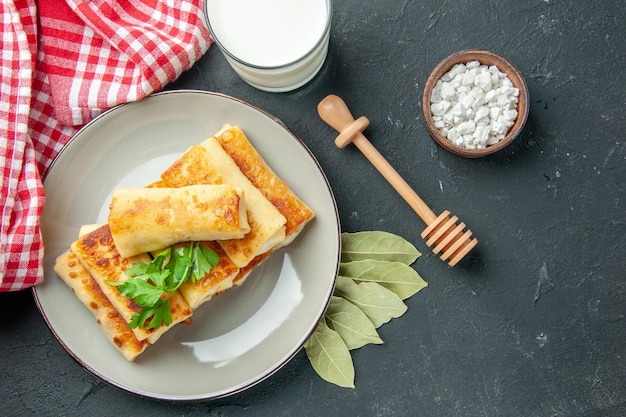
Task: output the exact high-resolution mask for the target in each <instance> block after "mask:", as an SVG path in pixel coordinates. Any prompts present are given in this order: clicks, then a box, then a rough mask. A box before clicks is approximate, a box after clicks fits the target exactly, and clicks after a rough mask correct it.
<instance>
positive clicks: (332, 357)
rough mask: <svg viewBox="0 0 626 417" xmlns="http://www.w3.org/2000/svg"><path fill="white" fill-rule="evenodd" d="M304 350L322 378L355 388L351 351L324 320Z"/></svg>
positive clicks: (341, 385)
mask: <svg viewBox="0 0 626 417" xmlns="http://www.w3.org/2000/svg"><path fill="white" fill-rule="evenodd" d="M304 349H305V351H306V355H307V357H308V358H309V362H311V366H313V369H314V370H315V372H317V374H318V375H319V376H320V377H322V378H323V379H324V380H326V381H328V382H330V383H333V384H336V385H339V386H340V387H345V388H354V364H353V363H352V356H350V351H349V350H348V347H347V346H346V344H345V343H344V341H343V340H342V339H341V336H339V333H337V332H336V331H334V330H332V329H331V328H329V327H328V326H327V325H326V323H325V321H324V320H323V319H322V321H321V322H320V323H319V324H318V326H317V328H316V329H315V331H314V332H313V334H312V335H311V337H309V339H308V340H307V341H306V343H305V344H304Z"/></svg>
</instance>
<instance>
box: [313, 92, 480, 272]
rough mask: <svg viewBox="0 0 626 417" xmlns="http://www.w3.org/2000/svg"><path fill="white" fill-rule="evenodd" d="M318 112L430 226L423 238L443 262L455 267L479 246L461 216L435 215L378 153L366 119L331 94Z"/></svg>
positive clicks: (339, 140) (341, 145) (342, 142)
mask: <svg viewBox="0 0 626 417" xmlns="http://www.w3.org/2000/svg"><path fill="white" fill-rule="evenodd" d="M317 112H318V113H319V115H320V117H321V118H322V120H324V121H325V122H326V123H328V124H329V125H330V126H331V127H333V128H334V129H335V130H336V131H338V132H339V136H337V138H336V139H335V144H336V145H337V146H338V147H339V148H345V147H346V146H348V144H350V143H354V144H355V145H356V146H357V148H359V150H360V151H361V152H362V153H363V154H364V155H365V157H366V158H367V159H368V160H369V161H370V162H371V163H372V164H373V165H374V166H375V167H376V169H378V171H379V172H380V173H381V174H382V175H383V177H385V179H386V180H387V181H389V183H390V184H391V185H392V186H393V188H395V190H396V191H397V192H398V193H399V194H400V195H401V196H402V197H403V198H404V200H406V202H407V203H408V204H409V206H411V208H412V209H413V210H414V211H415V212H416V213H417V215H418V216H420V218H421V219H422V220H423V221H424V223H426V229H424V231H423V232H422V238H424V239H426V244H427V245H428V246H433V245H434V248H433V252H434V253H435V254H439V253H441V255H439V256H440V257H441V259H442V260H444V261H448V264H449V265H450V266H454V265H456V264H457V262H459V261H460V260H461V259H462V258H463V257H464V256H465V255H467V253H468V252H469V251H470V250H471V249H472V248H473V247H474V246H476V244H477V243H478V240H477V239H476V238H471V236H472V232H471V231H470V230H466V231H465V232H463V229H465V224H464V223H460V224H458V225H457V224H456V222H457V221H458V220H459V219H458V217H456V216H453V217H450V212H449V211H448V210H446V211H444V212H443V213H441V214H440V215H439V216H436V215H435V213H433V211H432V210H431V209H430V208H429V207H428V206H427V205H426V203H424V201H423V200H422V199H421V198H420V196H418V195H417V193H416V192H415V191H413V189H412V188H411V186H410V185H409V184H407V182H406V181H405V180H404V179H403V178H402V177H401V176H400V174H398V172H397V171H396V170H395V169H394V168H393V167H392V166H391V164H389V162H387V160H386V159H385V158H384V157H383V156H382V155H381V154H380V152H378V151H377V150H376V148H375V147H374V146H373V145H372V144H371V143H370V141H369V140H368V139H367V138H366V137H365V136H364V135H363V133H361V132H363V130H365V128H366V127H367V126H369V124H370V122H369V120H368V119H367V117H365V116H361V117H359V118H358V119H356V120H354V117H353V116H352V113H350V109H348V106H347V105H346V103H345V102H344V101H343V100H342V99H341V98H340V97H338V96H336V95H333V94H331V95H329V96H328V97H326V98H325V99H324V100H322V101H321V102H320V103H319V104H318V106H317Z"/></svg>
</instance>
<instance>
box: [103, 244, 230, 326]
mask: <svg viewBox="0 0 626 417" xmlns="http://www.w3.org/2000/svg"><path fill="white" fill-rule="evenodd" d="M218 263H219V255H218V254H217V253H215V252H214V251H212V250H210V249H208V248H205V247H203V246H202V245H201V244H200V243H199V242H190V243H189V245H188V246H179V247H177V248H176V249H172V247H169V248H167V249H165V250H163V251H161V252H160V253H159V254H157V255H156V256H155V257H154V259H153V260H152V261H151V262H150V263H149V264H146V263H145V262H136V263H134V264H133V265H132V266H131V267H130V268H128V270H127V271H126V275H128V276H129V277H130V278H129V279H127V280H125V281H122V282H113V281H107V283H108V284H109V285H113V286H116V287H118V290H119V291H120V293H121V294H122V295H125V296H126V297H128V298H131V299H132V300H133V301H134V302H135V304H137V305H138V306H140V307H142V308H141V309H140V310H139V311H138V312H137V313H135V314H134V315H133V317H132V318H131V320H130V322H129V323H128V327H129V328H131V329H134V328H137V327H147V328H148V329H158V328H159V327H161V326H162V325H165V326H169V325H170V324H171V323H172V310H171V308H170V298H171V297H172V295H174V293H175V292H176V291H178V289H179V288H180V286H181V285H182V284H183V283H185V282H186V281H187V280H189V279H192V280H193V282H195V280H198V279H200V278H202V277H204V276H205V275H206V274H207V273H209V271H210V270H211V266H215V265H217V264H218ZM146 323H148V324H147V325H146Z"/></svg>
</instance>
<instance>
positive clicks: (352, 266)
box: [339, 259, 428, 300]
mask: <svg viewBox="0 0 626 417" xmlns="http://www.w3.org/2000/svg"><path fill="white" fill-rule="evenodd" d="M339 275H342V276H344V277H350V278H352V279H354V280H355V281H357V282H377V283H379V284H380V285H382V286H383V287H385V288H387V289H390V290H391V291H393V292H395V293H396V294H398V296H400V298H401V299H403V300H405V299H407V298H409V297H410V296H412V295H413V294H415V293H417V292H418V291H420V290H421V289H423V288H425V287H426V286H428V284H427V283H426V281H424V280H423V279H422V277H420V276H419V274H418V273H417V272H416V271H415V270H414V269H413V268H411V267H410V266H408V265H406V264H404V263H401V262H387V261H377V260H372V259H365V260H362V261H354V262H346V263H342V264H341V265H340V267H339Z"/></svg>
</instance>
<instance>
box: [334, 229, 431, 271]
mask: <svg viewBox="0 0 626 417" xmlns="http://www.w3.org/2000/svg"><path fill="white" fill-rule="evenodd" d="M420 256H421V253H420V252H419V251H418V250H417V248H415V246H413V245H412V244H411V243H410V242H408V241H407V240H405V239H404V238H402V237H400V236H398V235H394V234H392V233H389V232H382V231H365V232H356V233H347V232H344V233H342V234H341V262H352V261H361V260H364V259H375V260H379V261H389V262H402V263H404V264H407V265H411V264H412V263H413V262H415V260H416V259H417V258H419V257H420Z"/></svg>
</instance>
